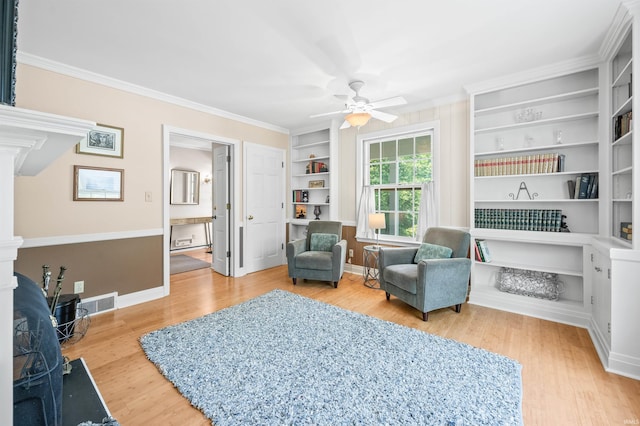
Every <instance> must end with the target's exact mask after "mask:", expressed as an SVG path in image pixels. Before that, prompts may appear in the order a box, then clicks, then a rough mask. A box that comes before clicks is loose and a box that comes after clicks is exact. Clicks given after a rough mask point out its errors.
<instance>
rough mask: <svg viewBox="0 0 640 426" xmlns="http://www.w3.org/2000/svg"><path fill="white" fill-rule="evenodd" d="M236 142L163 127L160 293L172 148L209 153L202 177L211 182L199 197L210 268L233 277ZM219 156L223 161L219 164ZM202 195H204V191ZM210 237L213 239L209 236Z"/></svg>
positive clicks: (166, 249) (166, 280) (165, 274)
mask: <svg viewBox="0 0 640 426" xmlns="http://www.w3.org/2000/svg"><path fill="white" fill-rule="evenodd" d="M239 143H240V141H238V140H235V139H229V138H224V137H220V136H216V135H211V134H206V133H202V132H195V131H192V130H187V129H180V128H176V127H171V126H166V125H165V126H163V195H164V197H163V228H164V233H163V235H164V238H163V247H164V249H163V265H164V268H163V281H164V283H163V287H164V295H165V296H166V295H168V294H169V293H170V267H169V265H170V258H169V255H170V251H171V248H172V246H171V244H172V242H171V240H170V238H171V237H170V235H171V225H170V222H171V221H170V219H171V214H170V207H171V205H170V203H169V200H170V175H171V159H170V151H171V148H172V147H180V148H187V149H200V150H207V151H209V152H211V161H210V163H211V164H210V166H211V170H212V175H211V176H210V177H207V176H203V177H202V178H203V179H204V178H208V179H209V181H210V182H211V181H212V184H211V185H205V186H203V192H204V191H208V193H207V194H206V196H204V197H203V200H207V201H206V202H208V203H209V204H210V207H211V211H210V212H209V213H208V215H209V219H210V220H211V227H210V228H208V229H207V227H206V226H205V233H206V234H207V241H209V243H210V244H211V247H212V249H213V254H212V261H211V267H212V268H213V269H214V271H216V272H218V273H220V274H222V275H227V276H228V275H231V276H235V275H236V272H237V271H238V268H237V261H236V257H237V256H234V249H233V247H237V246H238V245H237V239H236V237H235V233H234V232H233V229H234V228H235V226H234V219H233V218H234V213H233V212H234V208H235V206H237V205H238V196H237V191H234V190H233V189H234V185H235V182H237V181H238V180H237V175H236V174H237V170H238V166H237V156H236V155H235V152H236V150H237V146H239ZM221 158H223V163H221V162H220V161H221ZM202 195H205V194H204V193H203V194H202ZM211 237H213V238H211Z"/></svg>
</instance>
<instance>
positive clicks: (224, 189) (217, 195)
mask: <svg viewBox="0 0 640 426" xmlns="http://www.w3.org/2000/svg"><path fill="white" fill-rule="evenodd" d="M229 182H230V177H229V146H228V145H224V146H216V147H214V148H213V238H212V239H213V254H212V256H211V267H212V268H213V270H214V271H216V272H218V273H219V274H222V275H225V276H229V266H230V260H231V257H230V254H231V252H230V249H229V229H231V226H230V223H229V221H230V215H229V205H230V204H229Z"/></svg>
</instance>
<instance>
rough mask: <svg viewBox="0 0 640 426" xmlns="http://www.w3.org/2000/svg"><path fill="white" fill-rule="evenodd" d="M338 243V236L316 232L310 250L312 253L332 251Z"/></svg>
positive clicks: (312, 235)
mask: <svg viewBox="0 0 640 426" xmlns="http://www.w3.org/2000/svg"><path fill="white" fill-rule="evenodd" d="M337 242H338V236H337V235H336V234H325V233H322V232H316V233H315V234H311V242H310V243H309V245H310V247H309V249H310V250H311V251H329V252H330V251H331V249H332V248H333V246H334V245H336V243H337Z"/></svg>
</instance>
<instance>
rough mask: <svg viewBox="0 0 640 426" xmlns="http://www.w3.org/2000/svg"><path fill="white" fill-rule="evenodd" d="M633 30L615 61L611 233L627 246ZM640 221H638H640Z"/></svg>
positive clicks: (631, 158)
mask: <svg viewBox="0 0 640 426" xmlns="http://www.w3.org/2000/svg"><path fill="white" fill-rule="evenodd" d="M632 36H633V33H632V31H631V30H629V31H628V32H627V33H626V35H625V37H624V40H623V41H622V44H621V45H620V47H619V49H618V51H617V52H616V54H615V56H614V57H613V59H612V60H611V75H610V84H611V136H610V142H611V236H612V237H613V238H615V239H617V240H618V242H620V243H621V244H623V245H624V246H626V247H629V248H633V247H634V243H633V240H629V239H628V238H624V236H623V235H622V232H621V228H622V227H623V224H625V223H633V222H634V209H633V204H634V203H633V194H634V185H633V181H634V172H633V168H634V167H633V166H634V149H633V148H634V147H633V145H634V144H633V140H634V135H633V122H631V121H630V120H627V118H628V117H629V118H630V115H631V113H632V111H633V85H632V83H633V82H632V76H633V55H632V47H633V45H632ZM636 222H637V221H636ZM635 246H636V248H638V247H640V245H638V243H636V244H635Z"/></svg>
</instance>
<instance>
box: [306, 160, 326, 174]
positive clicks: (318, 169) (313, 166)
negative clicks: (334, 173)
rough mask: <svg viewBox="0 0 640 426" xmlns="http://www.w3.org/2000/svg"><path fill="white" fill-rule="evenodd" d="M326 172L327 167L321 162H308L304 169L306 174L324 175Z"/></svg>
mask: <svg viewBox="0 0 640 426" xmlns="http://www.w3.org/2000/svg"><path fill="white" fill-rule="evenodd" d="M328 171H329V169H328V168H327V165H326V164H325V163H323V162H322V161H309V164H307V167H306V173H307V174H311V173H324V172H328Z"/></svg>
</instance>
